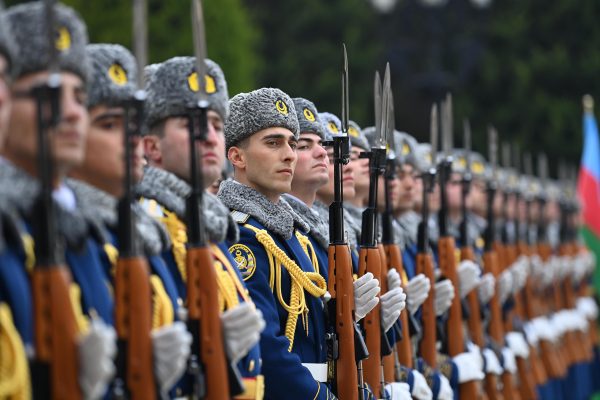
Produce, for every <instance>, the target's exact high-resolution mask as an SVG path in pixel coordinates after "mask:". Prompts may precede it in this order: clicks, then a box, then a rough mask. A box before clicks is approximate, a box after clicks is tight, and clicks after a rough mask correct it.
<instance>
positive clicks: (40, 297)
mask: <svg viewBox="0 0 600 400" xmlns="http://www.w3.org/2000/svg"><path fill="white" fill-rule="evenodd" d="M54 6H55V1H54V0H45V1H44V10H45V21H44V22H45V25H46V26H45V29H46V38H47V40H48V48H49V49H50V63H49V66H48V67H49V68H48V70H49V71H50V75H49V76H48V79H47V80H46V82H44V83H42V84H40V85H38V86H36V87H35V88H33V89H32V93H31V94H32V95H33V97H34V99H35V101H36V110H37V115H36V117H37V140H38V154H37V172H38V174H39V179H40V193H39V195H38V197H37V199H36V202H35V204H34V208H33V216H32V220H31V221H32V224H33V237H34V239H35V259H36V265H35V267H34V269H33V273H32V277H31V285H32V294H33V313H34V320H35V337H34V341H35V361H34V363H33V368H34V373H33V375H34V376H35V377H36V378H35V384H34V385H32V388H33V395H34V398H36V399H44V398H48V397H50V398H53V399H69V400H75V399H80V398H82V393H81V388H80V387H79V380H78V379H79V365H78V364H79V360H78V347H77V346H78V336H79V333H78V329H77V323H76V319H75V313H74V310H73V308H72V304H71V299H70V297H69V285H70V282H71V274H70V272H69V269H68V268H67V266H66V265H65V262H64V259H63V257H64V247H63V243H62V240H61V239H60V236H59V235H58V234H57V228H56V216H55V213H54V211H55V210H54V202H53V200H52V180H53V178H54V168H53V167H54V166H53V162H52V149H51V144H50V140H49V135H51V134H52V130H54V129H56V128H57V127H58V125H59V124H60V121H61V118H62V116H61V108H60V93H61V85H62V82H61V76H60V72H59V70H58V55H57V53H56V47H55V43H54V38H55V35H54V34H55V31H56V29H55V28H56V21H55V15H54Z"/></svg>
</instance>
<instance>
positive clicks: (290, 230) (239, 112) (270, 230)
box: [218, 88, 334, 399]
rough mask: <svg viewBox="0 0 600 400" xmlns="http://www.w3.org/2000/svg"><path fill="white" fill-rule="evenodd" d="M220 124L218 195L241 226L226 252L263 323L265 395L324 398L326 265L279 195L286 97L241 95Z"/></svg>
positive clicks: (294, 133) (286, 167)
mask: <svg viewBox="0 0 600 400" xmlns="http://www.w3.org/2000/svg"><path fill="white" fill-rule="evenodd" d="M230 111H231V113H230V116H229V118H228V119H227V121H226V123H225V137H226V146H227V156H228V158H229V161H230V162H231V163H232V164H233V169H234V180H233V181H224V182H222V183H221V188H220V190H219V194H218V196H219V198H220V199H221V200H222V201H223V203H224V204H225V205H226V206H228V207H229V208H230V209H231V210H232V211H231V214H232V216H233V218H234V219H235V220H236V221H237V223H238V224H239V226H240V240H239V242H237V243H232V245H231V247H230V248H229V251H230V253H231V254H232V255H233V256H234V257H235V258H236V260H239V261H238V266H239V268H240V270H241V272H242V275H243V276H244V280H245V281H246V284H247V286H248V289H249V291H250V295H251V296H252V299H253V300H254V302H255V304H256V305H257V307H258V308H259V309H260V310H261V311H262V313H263V315H264V317H265V320H266V323H267V326H266V328H265V330H264V331H263V332H262V334H261V339H260V346H261V349H262V355H263V374H264V375H265V398H267V399H282V398H286V399H308V398H310V399H313V398H315V399H328V398H332V397H334V396H333V394H332V393H331V390H330V387H329V386H328V384H327V381H328V373H327V364H326V361H327V352H328V348H327V343H326V337H325V332H326V325H325V324H326V321H325V313H324V310H323V307H324V303H323V302H324V301H325V298H324V296H325V293H326V290H327V281H326V278H327V269H326V268H320V266H319V264H318V262H317V259H316V257H314V256H313V258H312V259H311V257H310V256H311V255H310V254H309V253H310V252H309V249H308V243H310V240H309V239H308V238H307V237H306V236H305V234H306V233H307V232H308V230H309V227H308V226H307V224H306V223H305V222H304V221H303V220H302V219H301V217H300V216H299V215H298V214H296V213H295V212H294V211H293V210H292V208H291V207H290V206H289V205H288V204H287V203H286V202H285V201H282V200H281V195H282V194H284V193H286V192H289V191H290V190H291V182H292V177H293V174H294V169H295V167H296V162H297V154H296V147H297V143H298V137H299V130H300V128H299V123H298V118H297V115H296V108H295V106H294V102H293V101H292V99H291V98H290V97H289V96H288V95H287V94H285V93H284V92H282V91H281V90H279V89H273V88H263V89H258V90H255V91H253V92H250V93H241V94H238V95H237V96H235V97H233V98H232V99H231V101H230Z"/></svg>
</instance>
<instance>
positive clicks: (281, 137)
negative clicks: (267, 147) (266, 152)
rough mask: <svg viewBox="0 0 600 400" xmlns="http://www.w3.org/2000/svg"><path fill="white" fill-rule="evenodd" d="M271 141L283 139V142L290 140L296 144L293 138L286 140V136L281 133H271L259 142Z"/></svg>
mask: <svg viewBox="0 0 600 400" xmlns="http://www.w3.org/2000/svg"><path fill="white" fill-rule="evenodd" d="M271 139H283V140H291V141H293V142H296V143H297V142H298V140H297V139H296V138H295V137H294V136H290V137H289V138H288V137H287V135H285V134H283V133H272V134H270V135H267V136H265V137H263V138H262V139H261V140H263V141H264V140H271Z"/></svg>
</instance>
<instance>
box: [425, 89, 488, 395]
mask: <svg viewBox="0 0 600 400" xmlns="http://www.w3.org/2000/svg"><path fill="white" fill-rule="evenodd" d="M442 128H443V129H442V139H443V140H442V149H443V151H444V156H443V158H442V160H441V162H440V165H439V166H438V176H439V181H440V200H441V202H440V206H441V207H440V212H439V214H438V225H439V229H440V238H439V241H438V254H439V263H440V270H441V272H442V275H443V276H445V277H446V278H447V279H450V281H451V282H452V285H453V286H454V287H455V290H458V287H459V286H458V276H457V273H456V257H455V255H454V249H455V245H454V238H453V237H452V236H451V235H450V234H449V232H448V221H447V218H448V215H447V214H448V200H447V198H446V187H445V186H446V183H447V182H448V180H449V178H450V175H451V174H452V156H451V155H450V150H451V149H452V97H450V95H449V94H448V96H447V98H446V101H445V102H443V103H442ZM433 150H434V151H435V150H436V149H433ZM446 329H447V332H448V338H447V348H448V354H449V355H450V356H451V357H454V356H456V355H458V354H460V353H463V352H464V351H465V341H464V331H463V326H462V308H461V304H460V296H454V299H453V300H452V305H451V306H450V310H449V316H448V323H447V328H446ZM459 390H460V392H459V393H460V397H461V398H463V399H475V398H478V396H479V394H478V392H479V389H478V383H477V382H476V381H469V382H464V383H461V384H460V388H459Z"/></svg>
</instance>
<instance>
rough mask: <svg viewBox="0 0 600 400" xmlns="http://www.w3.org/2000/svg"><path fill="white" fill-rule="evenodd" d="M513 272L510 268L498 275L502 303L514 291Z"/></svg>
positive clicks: (499, 294) (499, 295)
mask: <svg viewBox="0 0 600 400" xmlns="http://www.w3.org/2000/svg"><path fill="white" fill-rule="evenodd" d="M512 284H513V279H512V274H511V273H510V271H509V270H505V271H503V272H502V273H501V274H500V276H499V277H498V300H499V301H500V304H504V302H505V301H506V300H507V299H508V296H509V295H510V294H511V293H512Z"/></svg>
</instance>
